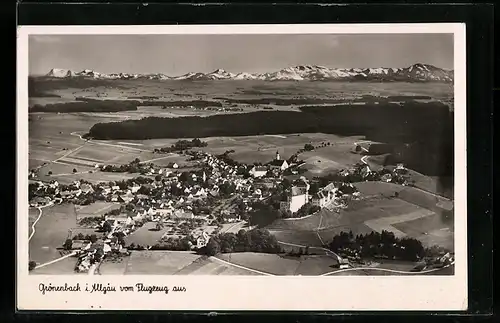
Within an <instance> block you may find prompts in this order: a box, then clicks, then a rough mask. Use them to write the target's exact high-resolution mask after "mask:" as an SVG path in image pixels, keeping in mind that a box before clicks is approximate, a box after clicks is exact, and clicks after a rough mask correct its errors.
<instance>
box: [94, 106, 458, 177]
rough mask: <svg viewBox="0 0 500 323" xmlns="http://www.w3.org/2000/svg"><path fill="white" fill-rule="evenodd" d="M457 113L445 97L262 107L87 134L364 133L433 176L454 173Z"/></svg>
mask: <svg viewBox="0 0 500 323" xmlns="http://www.w3.org/2000/svg"><path fill="white" fill-rule="evenodd" d="M453 117H454V113H453V111H450V109H449V107H448V106H447V105H445V104H443V103H440V102H431V103H422V102H405V103H401V104H395V103H378V104H375V103H366V104H363V105H356V104H353V105H343V106H305V107H301V112H293V111H258V112H252V113H242V114H226V115H214V116H208V117H198V116H190V117H180V118H159V117H147V118H143V119H141V120H126V121H121V122H112V123H97V124H95V125H94V126H93V127H92V128H91V129H90V130H89V133H88V134H86V135H85V137H88V138H94V139H104V140H106V139H122V140H123V139H129V140H144V139H154V138H205V137H213V136H251V135H263V134H289V133H331V134H336V135H341V136H353V135H364V136H366V138H367V139H368V140H372V141H378V142H384V143H387V144H391V145H392V146H393V147H394V152H393V153H392V154H391V156H390V158H389V159H388V160H387V161H388V162H389V163H397V162H403V163H404V164H405V165H407V167H408V168H411V169H414V170H416V171H418V172H420V173H423V174H426V175H430V176H449V175H452V174H453V164H454V162H453V156H454V153H453V145H454V139H453V138H454V133H453V131H454V130H453Z"/></svg>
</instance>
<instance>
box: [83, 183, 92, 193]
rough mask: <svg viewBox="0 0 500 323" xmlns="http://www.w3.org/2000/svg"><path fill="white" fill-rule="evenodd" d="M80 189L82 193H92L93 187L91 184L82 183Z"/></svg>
mask: <svg viewBox="0 0 500 323" xmlns="http://www.w3.org/2000/svg"><path fill="white" fill-rule="evenodd" d="M80 189H81V190H82V192H83V193H85V194H87V193H93V192H94V189H93V188H92V185H90V184H87V183H84V184H82V185H81V186H80Z"/></svg>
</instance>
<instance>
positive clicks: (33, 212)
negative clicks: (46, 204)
mask: <svg viewBox="0 0 500 323" xmlns="http://www.w3.org/2000/svg"><path fill="white" fill-rule="evenodd" d="M39 214H40V211H38V209H37V208H34V207H30V208H29V210H28V235H30V234H31V231H32V229H31V226H32V225H33V223H34V222H35V221H36V219H37V218H38V215H39Z"/></svg>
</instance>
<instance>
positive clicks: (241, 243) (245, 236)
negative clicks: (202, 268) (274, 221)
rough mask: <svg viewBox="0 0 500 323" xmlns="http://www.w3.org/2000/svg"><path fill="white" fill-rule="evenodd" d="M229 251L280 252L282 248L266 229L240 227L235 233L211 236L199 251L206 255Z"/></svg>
mask: <svg viewBox="0 0 500 323" xmlns="http://www.w3.org/2000/svg"><path fill="white" fill-rule="evenodd" d="M231 252H262V253H280V252H282V249H281V247H280V246H279V243H278V240H276V237H275V236H273V235H272V234H271V233H270V232H269V231H268V230H265V229H252V230H248V231H245V230H243V229H242V230H240V231H238V233H237V234H234V233H232V232H229V233H222V234H219V235H217V236H214V237H211V238H210V240H209V241H208V243H207V245H206V246H205V247H203V248H202V249H201V250H200V253H203V254H206V255H208V256H215V255H216V254H219V253H231Z"/></svg>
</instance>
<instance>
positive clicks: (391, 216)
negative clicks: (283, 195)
mask: <svg viewBox="0 0 500 323" xmlns="http://www.w3.org/2000/svg"><path fill="white" fill-rule="evenodd" d="M355 185H356V187H357V188H358V190H359V191H360V192H361V199H360V200H353V201H351V202H350V203H349V207H348V208H347V209H342V210H340V211H339V212H333V211H330V210H327V209H322V210H321V211H320V212H318V213H317V214H315V215H313V216H309V217H307V218H305V219H300V220H276V221H274V222H273V223H272V224H270V225H269V226H267V228H268V229H269V230H270V232H271V233H273V234H274V235H275V236H276V238H277V239H278V240H279V241H281V242H286V243H292V244H298V245H309V246H321V245H322V244H323V243H328V242H329V241H331V239H332V237H333V236H334V235H337V234H339V233H340V232H342V231H344V232H348V231H352V232H353V234H355V235H356V234H367V233H370V232H372V231H378V232H381V231H382V230H387V231H391V232H393V233H394V234H395V235H396V236H399V237H404V236H409V237H412V238H416V239H419V240H421V241H422V243H423V244H424V245H426V246H431V245H433V244H437V245H440V246H443V247H445V248H448V249H449V250H453V245H454V243H453V239H454V238H453V224H452V223H449V222H451V221H447V222H445V221H444V220H443V216H442V214H441V212H442V211H443V208H442V207H440V206H439V205H441V204H446V205H445V206H446V207H448V208H449V207H450V205H449V204H451V207H452V201H447V200H446V199H443V198H440V197H435V196H433V195H431V194H429V193H426V192H423V191H420V190H418V189H415V188H412V187H404V186H400V185H396V184H390V183H382V182H362V183H356V184H355ZM395 192H398V193H399V195H398V198H396V197H394V193H395ZM445 202H446V203H445ZM318 235H319V237H318Z"/></svg>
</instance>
